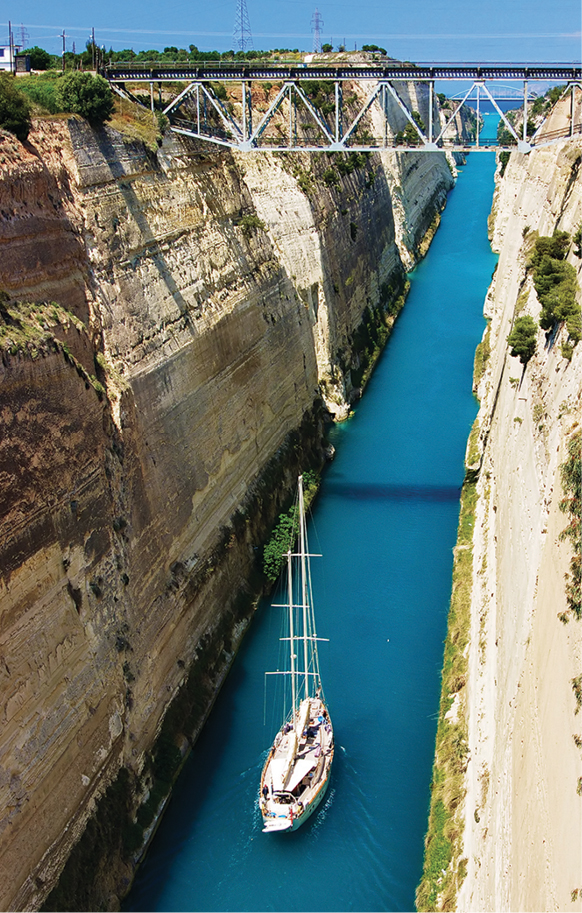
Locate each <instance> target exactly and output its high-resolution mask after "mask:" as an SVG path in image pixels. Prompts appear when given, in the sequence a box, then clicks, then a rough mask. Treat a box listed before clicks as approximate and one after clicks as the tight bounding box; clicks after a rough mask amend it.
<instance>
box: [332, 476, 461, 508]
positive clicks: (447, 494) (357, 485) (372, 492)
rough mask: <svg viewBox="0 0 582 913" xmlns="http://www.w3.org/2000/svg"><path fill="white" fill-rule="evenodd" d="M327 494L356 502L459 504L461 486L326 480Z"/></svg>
mask: <svg viewBox="0 0 582 913" xmlns="http://www.w3.org/2000/svg"><path fill="white" fill-rule="evenodd" d="M325 491H326V494H328V495H330V496H333V495H336V496H338V497H343V498H350V499H351V500H355V501H419V502H424V503H429V502H433V503H443V502H450V501H455V502H457V501H458V500H459V498H460V495H461V486H460V485H390V484H388V485H384V484H382V483H378V482H341V481H337V480H333V479H327V480H326V487H325Z"/></svg>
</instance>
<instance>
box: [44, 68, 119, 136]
mask: <svg viewBox="0 0 582 913" xmlns="http://www.w3.org/2000/svg"><path fill="white" fill-rule="evenodd" d="M57 97H58V100H59V104H60V107H61V110H62V111H69V112H70V113H71V114H80V115H81V117H85V118H86V119H87V120H88V121H89V123H90V124H93V126H100V125H101V124H103V123H104V122H105V121H106V120H109V118H110V117H111V115H112V114H113V109H114V104H113V94H112V92H111V89H110V88H109V83H108V82H107V80H106V79H103V77H102V76H92V75H91V73H80V72H78V71H77V72H74V73H69V74H68V75H67V76H65V77H63V79H62V80H61V82H60V84H59V88H58V93H57Z"/></svg>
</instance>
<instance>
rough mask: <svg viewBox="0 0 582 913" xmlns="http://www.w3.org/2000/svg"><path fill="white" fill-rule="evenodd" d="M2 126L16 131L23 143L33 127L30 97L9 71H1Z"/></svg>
mask: <svg viewBox="0 0 582 913" xmlns="http://www.w3.org/2000/svg"><path fill="white" fill-rule="evenodd" d="M0 127H4V129H5V130H9V131H10V132H11V133H14V134H15V136H17V137H18V139H19V140H20V141H21V142H22V143H23V142H24V141H25V139H26V138H27V136H28V134H29V131H30V127H31V120H30V105H29V102H28V99H27V98H25V97H24V95H23V94H22V92H21V91H20V90H19V89H18V88H17V87H16V83H15V80H14V76H11V75H10V74H8V73H0Z"/></svg>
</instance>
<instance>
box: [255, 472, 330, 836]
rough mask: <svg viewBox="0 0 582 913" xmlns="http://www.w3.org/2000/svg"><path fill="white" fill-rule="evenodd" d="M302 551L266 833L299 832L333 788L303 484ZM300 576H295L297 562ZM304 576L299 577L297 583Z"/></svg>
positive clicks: (266, 772) (268, 773)
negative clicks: (287, 691) (287, 698)
mask: <svg viewBox="0 0 582 913" xmlns="http://www.w3.org/2000/svg"><path fill="white" fill-rule="evenodd" d="M298 502H299V551H298V552H297V553H292V552H291V550H289V551H288V553H287V594H288V601H287V604H286V608H287V609H288V613H289V637H288V638H282V639H283V640H288V641H289V669H288V670H285V671H283V672H273V673H267V674H271V675H288V676H290V680H291V708H290V710H289V711H288V713H287V714H286V716H285V720H284V722H283V725H282V726H281V729H280V730H279V732H278V733H277V735H276V736H275V741H274V742H273V745H272V747H271V750H270V751H269V755H268V757H267V760H266V762H265V765H264V767H263V772H262V775H261V792H260V800H259V804H260V808H261V814H262V816H263V832H264V833H271V832H273V831H291V830H297V828H298V827H300V826H301V825H302V824H303V823H304V822H305V821H307V819H308V818H310V817H311V815H312V814H313V813H314V812H315V810H316V809H317V808H318V806H319V805H320V804H321V801H322V799H323V797H324V796H325V793H326V790H327V787H328V785H329V778H330V773H331V765H332V761H333V753H334V743H333V728H332V725H331V719H330V716H329V712H328V709H327V705H326V703H325V699H324V696H323V688H322V684H321V678H320V673H319V657H318V652H317V642H318V640H321V639H323V638H318V637H317V633H316V628H315V615H314V611H313V600H312V595H311V573H310V558H312V557H316V556H314V555H311V554H310V553H309V549H308V544H307V524H306V519H305V505H304V496H303V476H299V482H298ZM293 559H295V562H296V563H298V574H295V573H294V561H293ZM296 578H298V579H296Z"/></svg>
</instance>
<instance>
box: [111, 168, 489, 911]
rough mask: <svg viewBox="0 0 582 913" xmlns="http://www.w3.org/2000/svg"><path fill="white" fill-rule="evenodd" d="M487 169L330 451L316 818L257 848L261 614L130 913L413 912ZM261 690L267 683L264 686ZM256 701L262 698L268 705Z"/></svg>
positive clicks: (266, 725) (271, 629) (441, 233)
mask: <svg viewBox="0 0 582 913" xmlns="http://www.w3.org/2000/svg"><path fill="white" fill-rule="evenodd" d="M494 170H495V159H494V155H493V154H492V153H475V154H472V155H470V156H469V157H468V161H467V164H466V165H465V166H463V167H462V168H460V174H459V179H458V182H457V185H456V187H455V188H454V189H453V191H452V192H451V194H450V196H449V200H448V204H447V207H446V210H445V212H444V213H443V219H442V224H441V227H440V228H439V230H438V232H437V234H436V236H435V239H434V241H433V243H432V246H431V248H430V250H429V252H428V255H427V256H426V258H425V259H424V260H423V262H422V263H421V264H420V265H419V266H418V267H417V268H416V269H415V270H414V272H413V273H412V274H411V276H410V279H411V291H410V294H409V297H408V300H407V303H406V306H405V308H404V310H403V312H402V314H401V316H400V317H399V319H398V321H397V324H396V327H395V329H394V332H393V334H392V336H391V338H390V340H389V342H388V345H387V346H386V349H385V351H384V353H383V355H382V358H381V359H380V362H379V364H378V366H377V368H376V371H375V372H374V375H373V377H372V379H371V381H370V383H369V385H368V387H367V389H366V393H365V396H364V398H363V399H362V401H361V402H360V403H359V404H358V407H357V409H356V411H355V414H354V416H353V417H352V418H351V419H350V420H349V421H348V422H346V423H344V424H343V425H341V426H336V427H335V428H334V429H333V432H332V440H333V443H334V445H335V447H336V451H337V455H336V459H335V461H334V462H333V464H331V466H330V467H329V468H328V469H327V470H326V473H325V475H324V480H323V484H322V488H321V493H320V496H319V498H318V500H317V503H316V505H315V507H314V512H313V518H312V521H311V524H310V545H311V548H312V550H313V551H317V552H318V551H321V552H322V554H323V556H324V557H323V558H321V559H318V560H316V561H314V562H313V575H314V598H315V604H316V612H317V621H318V634H319V635H320V636H322V637H329V638H330V641H329V643H324V644H322V646H321V649H320V662H321V670H322V678H323V683H324V689H325V694H326V698H327V701H328V705H329V708H330V712H331V715H332V719H333V723H334V729H335V735H336V746H337V748H336V757H335V761H334V769H333V772H332V781H331V786H330V790H329V793H328V796H327V798H326V801H325V804H324V805H323V806H322V807H321V809H320V810H319V812H318V813H317V814H316V815H315V816H314V817H313V818H312V819H311V820H310V821H309V822H308V823H307V824H306V825H305V826H304V827H302V828H301V829H299V830H298V831H296V832H294V833H292V834H279V835H265V834H262V833H261V818H260V814H259V810H258V784H259V779H260V772H261V768H262V765H263V762H264V759H265V757H266V754H267V751H268V748H269V746H270V744H271V742H272V739H273V736H274V733H275V731H276V729H277V726H278V722H279V720H278V718H277V717H274V716H273V713H272V710H271V707H270V698H271V697H272V695H271V693H270V687H271V685H270V683H267V685H266V686H265V676H264V672H265V671H267V670H270V669H275V668H277V657H278V652H279V643H278V636H279V614H278V613H280V612H281V611H283V610H282V609H276V608H272V607H270V606H269V605H267V604H264V605H261V606H260V608H259V610H258V613H257V616H256V619H255V621H254V622H253V625H252V627H251V630H250V631H249V633H248V635H247V636H246V638H245V641H244V643H243V645H242V648H241V650H240V652H239V655H238V656H237V659H236V661H235V663H234V666H233V669H232V671H231V673H230V675H229V677H228V680H227V682H226V684H225V686H224V688H223V690H222V692H221V694H220V696H219V698H218V700H217V702H216V705H215V709H214V711H213V713H212V716H211V719H210V720H209V722H208V724H207V725H206V727H205V729H204V731H203V733H202V735H201V737H200V739H199V741H198V743H197V745H196V748H195V750H194V752H193V754H192V756H191V757H190V759H189V760H188V762H187V764H186V767H185V769H184V772H183V774H182V776H181V778H180V780H179V782H178V784H177V787H176V789H175V793H174V796H173V799H172V801H171V803H170V806H169V808H168V810H167V813H166V815H165V817H164V820H163V821H162V824H161V826H160V828H159V830H158V833H157V835H156V838H155V840H154V842H153V845H152V847H151V848H150V851H149V853H148V856H147V859H146V861H145V863H144V865H143V866H142V868H141V870H140V872H139V875H138V878H137V880H136V883H135V885H134V888H133V890H132V892H131V894H130V896H129V897H128V899H127V901H126V903H125V909H127V910H167V911H170V910H171V911H174V910H175V911H178V910H198V911H204V910H206V911H222V910H235V911H236V910H238V911H250V910H256V911H262V910H272V911H283V910H289V911H306V910H320V911H326V910H357V911H368V910H412V909H413V908H414V892H415V888H416V885H417V883H418V881H419V879H420V875H421V870H422V857H423V840H424V834H425V830H426V824H427V813H428V804H429V795H430V786H429V784H430V779H431V767H432V758H433V751H434V738H435V733H436V717H437V711H438V704H439V686H440V667H441V663H442V653H443V641H444V638H445V634H446V619H447V611H448V602H449V596H450V587H451V572H452V549H453V547H454V544H455V538H456V527H457V520H458V510H459V494H460V488H461V484H462V481H463V473H464V466H463V459H464V454H465V446H466V441H467V438H468V435H469V431H470V428H471V424H472V422H473V420H474V418H475V415H476V412H477V404H476V401H475V399H474V397H473V395H472V393H471V380H472V368H473V357H474V352H475V347H476V345H477V344H478V342H479V340H480V338H481V335H482V332H483V328H484V319H483V316H482V312H483V301H484V298H485V295H486V291H487V287H488V285H489V282H490V280H491V275H492V272H493V269H494V266H495V261H496V258H495V256H494V255H493V254H492V252H491V249H490V247H489V243H488V240H487V216H488V214H489V211H490V208H491V200H492V194H493V174H494ZM271 681H272V680H271ZM265 688H266V694H265Z"/></svg>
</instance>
